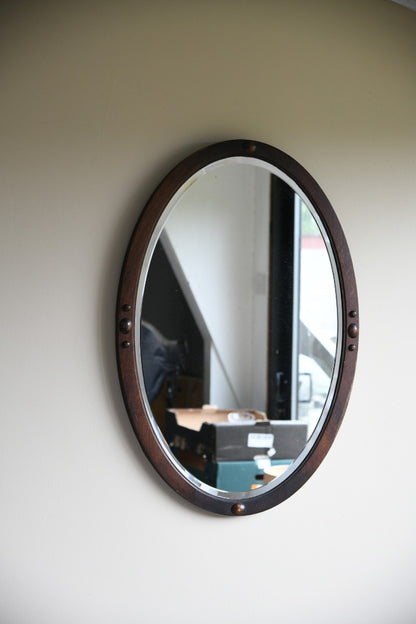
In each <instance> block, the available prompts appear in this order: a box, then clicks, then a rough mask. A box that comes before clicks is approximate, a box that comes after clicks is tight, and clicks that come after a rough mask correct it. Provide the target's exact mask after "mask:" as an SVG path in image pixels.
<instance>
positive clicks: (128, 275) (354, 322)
mask: <svg viewBox="0 0 416 624" xmlns="http://www.w3.org/2000/svg"><path fill="white" fill-rule="evenodd" d="M235 156H238V157H249V158H251V159H253V158H254V159H259V160H261V161H263V162H266V163H269V164H271V165H273V166H274V167H276V168H277V169H278V170H279V171H281V172H282V173H284V174H286V175H287V176H288V177H289V178H290V179H291V180H292V181H293V182H294V183H295V184H296V185H297V186H298V187H299V189H301V191H302V192H303V193H304V194H305V195H306V197H307V198H308V200H309V202H310V204H311V206H312V207H313V208H314V209H315V211H316V213H317V214H318V216H319V218H320V220H321V222H322V224H323V226H324V229H325V231H326V234H327V236H328V239H329V241H330V245H331V249H332V254H333V257H334V264H335V267H336V270H337V273H338V282H339V301H337V307H338V306H339V305H341V310H340V311H339V318H340V323H339V326H338V332H340V333H341V337H340V339H339V340H338V348H340V349H341V352H340V354H339V367H338V375H337V379H336V384H335V387H334V392H333V395H332V401H331V404H330V407H329V410H328V411H327V414H326V418H325V421H324V422H323V424H322V425H321V426H320V429H319V434H318V436H317V437H316V439H315V440H314V441H313V443H312V444H311V446H310V448H309V450H308V452H307V454H306V456H305V457H304V458H303V459H302V460H301V461H300V462H299V464H298V465H297V466H296V467H295V469H294V470H293V472H291V473H290V474H289V476H287V477H286V478H284V479H283V480H282V481H280V482H279V483H277V485H275V486H274V487H272V488H271V489H270V488H267V487H266V488H265V489H264V491H262V490H263V488H259V489H258V490H256V491H255V494H253V495H252V496H250V497H245V496H242V497H241V498H239V497H238V494H237V495H235V493H232V496H231V493H230V496H228V497H227V496H226V492H221V491H218V494H212V493H210V492H209V491H205V489H203V488H202V487H198V485H197V484H196V483H194V482H193V480H191V479H189V478H187V477H186V475H185V474H184V472H183V471H181V470H180V469H179V467H178V465H177V462H176V460H175V459H174V458H173V455H172V454H171V453H170V451H169V450H168V447H167V445H166V444H165V443H164V440H162V439H161V436H158V435H157V434H156V430H155V427H156V425H155V424H154V422H152V415H151V414H150V413H149V408H148V403H147V398H146V397H145V390H144V388H143V387H141V384H140V376H139V373H138V362H137V350H136V340H137V335H136V334H137V332H138V331H140V328H139V327H136V307H137V294H138V288H139V281H140V276H141V274H142V271H143V269H145V268H146V267H144V262H145V258H146V251H147V248H148V245H149V243H150V241H151V239H152V235H153V234H154V231H155V228H156V226H157V224H158V223H159V221H160V218H161V217H162V215H163V212H164V210H165V209H166V207H167V206H168V204H169V202H170V200H171V199H172V197H173V196H174V195H175V193H176V192H177V191H178V190H179V189H180V188H181V187H182V185H183V184H184V183H185V182H186V181H187V180H189V178H190V177H192V176H193V175H194V174H196V173H197V172H198V171H199V170H200V169H202V168H204V167H206V166H207V165H210V164H212V163H214V162H216V161H218V160H222V159H225V158H232V157H235ZM116 345H117V347H116V348H117V362H118V370H119V377H120V384H121V389H122V393H123V398H124V402H125V406H126V409H127V413H128V416H129V419H130V422H131V425H132V427H133V429H134V432H135V434H136V436H137V439H138V441H139V442H140V444H141V446H142V448H143V451H144V453H145V454H146V456H147V458H148V459H149V461H150V462H151V463H152V465H153V466H154V468H155V469H156V470H157V472H158V473H159V474H160V475H161V476H162V477H163V479H164V480H165V481H166V482H167V483H168V484H169V485H170V486H171V487H172V488H173V489H174V490H175V491H176V492H177V493H178V494H180V495H181V496H183V497H184V498H185V499H187V500H188V501H190V502H191V503H194V504H195V505H198V506H199V507H202V508H203V509H205V510H208V511H210V512H214V513H218V514H225V515H248V514H253V513H258V512H260V511H264V510H266V509H269V508H270V507H273V506H275V505H277V504H279V503H281V502H283V501H284V500H285V499H287V498H288V497H289V496H291V495H292V494H294V492H296V491H297V490H298V489H299V488H300V487H301V486H302V485H303V484H304V483H305V482H306V481H307V480H308V479H309V477H310V476H311V475H312V474H313V473H314V472H315V470H316V469H317V468H318V466H319V464H320V463H321V462H322V460H323V459H324V457H325V455H326V454H327V452H328V450H329V448H330V446H331V444H332V443H333V441H334V439H335V436H336V434H337V432H338V429H339V426H340V424H341V421H342V418H343V416H344V412H345V409H346V407H347V403H348V399H349V395H350V391H351V386H352V382H353V377H354V371H355V365H356V359H357V347H358V297H357V288H356V283H355V277H354V270H353V266H352V262H351V257H350V253H349V250H348V246H347V242H346V239H345V236H344V233H343V231H342V228H341V226H340V223H339V221H338V219H337V216H336V214H335V212H334V210H333V208H332V206H331V204H330V202H329V200H328V199H327V197H326V196H325V194H324V193H323V191H322V189H321V188H320V187H319V185H318V184H317V183H316V181H315V180H314V179H313V178H312V176H311V175H310V174H309V173H308V172H307V171H306V170H305V169H304V168H303V167H302V166H301V165H300V164H299V163H298V162H296V161H295V160H294V159H293V158H291V157H290V156H288V155H287V154H285V153H284V152H282V151H280V150H278V149H276V148H274V147H271V146H270V145H267V144H264V143H259V142H257V141H251V140H250V141H249V140H242V139H237V140H231V141H224V142H221V143H215V144H213V145H210V146H208V147H204V148H203V149H201V150H199V151H197V152H195V153H193V154H191V155H190V156H189V157H187V158H185V160H183V161H182V162H180V163H179V164H178V165H177V166H176V167H175V168H174V169H173V170H172V171H171V172H170V173H169V174H168V175H167V176H166V177H165V178H164V180H163V181H162V182H161V184H160V185H159V186H158V187H157V189H156V190H155V192H154V193H153V195H152V196H151V197H150V199H149V201H148V202H147V204H146V206H145V208H144V210H143V211H142V213H141V214H140V217H139V220H138V222H137V225H136V227H135V229H134V232H133V235H132V237H131V240H130V243H129V246H128V249H127V253H126V256H125V260H124V265H123V269H122V273H121V278H120V284H119V291H118V298H117V322H116ZM308 445H309V442H308V443H307V445H306V447H305V448H307V447H308Z"/></svg>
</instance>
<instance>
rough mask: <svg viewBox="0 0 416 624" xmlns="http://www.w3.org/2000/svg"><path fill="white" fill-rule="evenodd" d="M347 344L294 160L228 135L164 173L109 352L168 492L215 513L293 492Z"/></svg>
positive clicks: (348, 306) (348, 316) (344, 262)
mask: <svg viewBox="0 0 416 624" xmlns="http://www.w3.org/2000/svg"><path fill="white" fill-rule="evenodd" d="M357 346H358V301H357V291H356V285H355V279H354V273H353V268H352V263H351V259H350V254H349V251H348V247H347V243H346V241H345V237H344V234H343V232H342V229H341V226H340V224H339V222H338V219H337V217H336V215H335V213H334V211H333V209H332V207H331V205H330V203H329V201H328V199H327V198H326V196H325V195H324V193H323V191H322V190H321V189H320V187H319V186H318V184H317V183H316V182H315V181H314V180H313V178H312V177H311V176H310V175H309V174H308V172H307V171H306V170H305V169H304V168H303V167H302V166H301V165H299V163H297V162H296V161H295V160H293V159H292V158H291V157H289V156H288V155H287V154H284V153H283V152H281V151H280V150H278V149H276V148H273V147H271V146H269V145H266V144H264V143H259V142H255V141H246V140H233V141H225V142H222V143H217V144H214V145H211V146H209V147H206V148H204V149H202V150H200V151H199V152H196V153H194V154H192V155H191V156H189V157H188V158H186V159H185V160H184V161H183V162H181V163H180V164H179V165H177V166H176V167H175V168H174V169H173V170H172V171H171V172H170V173H169V175H168V176H167V177H166V178H165V179H164V180H163V181H162V183H161V184H160V186H159V187H158V188H157V189H156V191H155V193H154V194H153V195H152V197H151V198H150V200H149V202H148V203H147V205H146V206H145V208H144V210H143V212H142V214H141V215H140V218H139V221H138V223H137V226H136V228H135V230H134V232H133V236H132V238H131V241H130V244H129V247H128V250H127V254H126V258H125V262H124V266H123V271H122V275H121V279H120V286H119V295H118V303H117V356H118V365H119V375H120V382H121V387H122V392H123V396H124V400H125V404H126V408H127V411H128V415H129V418H130V421H131V424H132V426H133V429H134V431H135V433H136V435H137V438H138V440H139V442H140V443H141V445H142V447H143V450H144V452H145V454H146V455H147V457H148V458H149V460H150V461H151V462H152V464H153V466H154V467H155V468H156V470H157V471H158V472H159V473H160V474H161V476H162V477H163V478H164V479H165V480H166V481H167V483H168V484H169V485H170V486H171V487H173V488H174V489H175V490H176V491H177V492H178V493H179V494H181V495H182V496H184V497H185V498H186V499H187V500H189V501H191V502H193V503H195V504H196V505H199V506H200V507H203V508H204V509H207V510H209V511H212V512H216V513H222V514H228V515H246V514H251V513H257V512H259V511H263V510H265V509H267V508H270V507H272V506H274V505H276V504H278V503H280V502H282V501H283V500H285V499H286V498H287V497H288V496H290V495H291V494H293V493H294V492H295V491H296V490H297V489H299V487H301V486H302V485H303V483H304V482H305V481H306V480H307V479H308V478H309V477H310V476H311V474H312V473H313V472H314V471H315V470H316V468H317V467H318V465H319V464H320V462H321V461H322V459H323V458H324V456H325V455H326V453H327V451H328V449H329V447H330V445H331V444H332V442H333V440H334V438H335V435H336V433H337V430H338V427H339V425H340V423H341V420H342V417H343V414H344V411H345V408H346V405H347V401H348V397H349V393H350V389H351V385H352V380H353V375H354V369H355V363H356V354H357Z"/></svg>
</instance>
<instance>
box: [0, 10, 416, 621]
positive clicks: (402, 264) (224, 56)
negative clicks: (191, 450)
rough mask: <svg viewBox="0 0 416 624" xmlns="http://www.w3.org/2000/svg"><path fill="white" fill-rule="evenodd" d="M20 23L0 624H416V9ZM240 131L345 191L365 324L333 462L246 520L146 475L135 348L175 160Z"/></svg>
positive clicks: (7, 301) (13, 23)
mask: <svg viewBox="0 0 416 624" xmlns="http://www.w3.org/2000/svg"><path fill="white" fill-rule="evenodd" d="M1 16H2V19H1V29H2V33H1V46H2V53H1V78H2V80H1V84H2V96H1V99H0V109H1V111H0V112H1V114H0V136H1V164H0V171H1V177H2V179H1V185H0V189H1V191H0V193H1V210H0V218H1V224H0V236H1V245H0V254H1V262H0V272H1V321H2V323H1V327H2V341H1V352H2V358H1V366H2V371H1V376H0V379H1V412H0V427H1V435H0V488H1V504H2V512H1V520H0V523H1V531H0V615H1V617H0V619H1V621H2V622H4V623H5V624H10V623H13V624H15V623H17V624H26V623H28V624H34V623H35V624H37V623H42V624H46V623H49V622H51V623H55V622H60V623H71V624H72V623H73V622H85V623H89V624H90V623H92V622H100V624H102V623H107V622H108V623H112V622H123V623H127V622H134V623H136V622H143V623H147V622H149V623H162V622H171V623H172V624H175V623H179V622H181V623H186V624H187V623H190V622H195V621H196V622H199V623H200V624H205V623H208V622H210V623H212V622H225V621H227V622H239V623H248V622H252V621H253V620H256V621H279V622H284V623H285V624H304V622H308V624H317V623H319V624H330V623H331V624H332V623H333V622H337V624H347V623H348V624H349V623H350V622H354V623H355V624H364V623H365V624H373V623H374V624H391V623H392V622H394V623H395V624H411V623H412V622H414V621H415V617H416V601H415V597H414V577H415V555H416V552H415V551H416V543H415V538H414V527H415V520H416V518H415V516H416V502H415V496H414V474H415V469H414V440H415V436H416V419H415V417H414V411H415V407H414V395H415V392H414V385H415V384H414V370H415V368H414V351H415V343H416V336H415V332H416V330H415V322H414V309H415V304H416V295H415V290H414V267H415V261H416V255H415V244H414V241H415V233H416V210H415V199H414V197H415V192H414V190H415V176H414V172H415V158H416V147H415V146H416V136H415V134H416V124H415V115H414V110H415V96H416V81H415V71H414V67H415V65H414V59H415V52H416V14H415V13H412V12H410V11H408V10H406V9H405V8H403V7H401V6H398V5H396V4H395V3H392V2H389V1H388V0H351V1H349V2H345V1H342V2H338V1H336V2H334V1H325V0H317V1H316V2H313V3H312V2H308V1H307V0H292V1H291V2H283V1H275V2H269V1H268V0H258V1H257V2H255V3H253V2H246V0H241V2H236V1H230V2H223V1H221V2H220V1H219V0H218V1H217V0H213V1H212V2H204V3H202V2H188V1H185V0H179V1H178V2H163V1H162V0H154V1H153V2H152V3H147V2H136V3H130V2H127V1H125V0H122V1H119V2H117V3H116V2H107V3H106V2H90V3H74V2H71V3H70V2H59V3H42V2H32V3H26V4H25V3H13V4H12V3H8V7H7V8H6V5H4V6H3V7H2V14H1ZM235 137H248V138H254V139H258V140H263V141H266V142H269V143H271V144H274V145H276V146H278V147H280V148H281V149H283V150H284V151H287V152H288V153H290V154H291V155H292V156H294V157H295V158H296V159H297V160H299V161H300V162H301V163H302V164H303V165H304V166H305V167H306V168H307V169H309V171H310V172H311V173H312V175H313V176H314V177H316V179H317V180H318V181H319V182H320V184H321V185H322V187H323V188H324V189H325V191H326V193H327V194H328V196H329V198H330V200H331V201H332V203H333V205H334V206H335V208H336V210H337V213H338V215H339V218H340V220H341V222H342V224H343V227H344V229H345V232H346V235H347V238H348V240H349V244H350V248H351V253H352V256H353V259H354V263H355V268H356V274H357V281H358V286H359V294H360V302H361V332H362V333H361V344H360V354H359V364H358V370H357V376H356V383H355V386H354V390H353V393H352V397H351V401H350V405H349V409H348V411H347V414H346V417H345V421H344V424H343V426H342V428H341V431H340V434H339V436H338V438H337V440H336V442H335V444H334V446H333V448H332V449H331V451H330V453H329V455H328V457H327V459H326V460H325V462H324V464H323V465H322V466H321V467H320V469H319V470H318V472H317V473H316V474H315V475H314V476H313V477H312V479H311V480H310V481H309V482H308V483H307V484H306V485H305V486H304V487H303V488H302V490H301V491H299V492H298V493H297V494H296V495H294V496H293V497H292V498H291V499H289V500H288V501H286V502H285V503H283V504H282V505H280V506H279V507H277V508H275V509H272V510H269V511H268V512H266V513H264V514H262V515H259V516H250V517H247V518H237V519H235V518H222V517H216V516H211V515H208V514H205V513H203V512H200V511H198V510H197V509H194V508H192V507H191V506H190V505H187V504H186V503H183V502H182V501H181V500H179V499H178V498H177V496H176V494H174V493H173V492H170V490H168V488H167V487H165V486H164V484H163V483H161V481H160V479H159V478H158V477H157V476H156V475H155V473H154V472H153V470H152V469H151V468H150V467H149V466H148V463H147V460H146V459H145V458H144V457H143V455H142V452H141V451H140V449H139V448H138V445H137V443H136V440H135V438H134V436H133V434H132V432H131V430H130V425H129V423H128V420H127V417H126V414H125V411H124V407H123V403H122V399H121V396H120V391H119V387H118V380H117V371H116V363H115V356H114V338H113V336H114V323H113V318H114V307H115V296H116V289H117V281H118V276H119V272H120V267H121V262H122V258H123V253H124V249H125V247H126V244H127V241H128V238H129V235H130V232H131V229H132V227H133V224H134V223H135V221H136V218H137V214H138V211H139V209H140V207H141V206H142V205H143V203H144V201H145V199H146V198H147V196H148V195H149V193H150V192H151V191H152V190H153V187H154V186H155V185H156V183H157V182H158V181H159V180H160V178H161V176H162V175H163V174H164V173H166V172H167V171H168V170H169V168H170V167H171V166H172V165H173V164H175V162H176V161H177V160H179V159H180V158H182V157H183V156H185V155H187V154H188V153H189V152H191V151H193V150H194V148H197V147H200V146H202V145H203V144H206V143H209V142H213V141H217V140H222V139H227V138H235Z"/></svg>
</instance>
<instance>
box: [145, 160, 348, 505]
mask: <svg viewBox="0 0 416 624" xmlns="http://www.w3.org/2000/svg"><path fill="white" fill-rule="evenodd" d="M229 162H232V163H233V164H234V163H239V164H242V163H243V162H244V164H255V166H262V168H265V169H266V170H267V171H269V173H271V174H273V175H277V176H278V177H279V178H280V179H282V180H283V181H284V182H285V183H286V184H288V185H289V186H290V187H291V188H293V190H294V191H295V193H297V194H298V195H299V197H300V198H301V199H302V201H304V202H305V204H306V205H307V206H308V209H309V210H312V216H313V217H314V219H315V220H316V223H317V225H318V228H319V230H320V233H321V235H322V238H323V240H324V242H325V246H326V249H327V252H328V255H329V258H330V264H331V267H332V269H334V263H335V260H334V255H333V251H332V248H331V246H330V241H329V238H328V235H327V233H326V231H325V230H324V228H323V225H322V222H321V220H320V217H319V215H318V214H317V213H316V211H315V210H314V209H313V208H312V207H311V206H310V201H309V199H308V197H307V196H306V194H305V193H304V192H303V190H302V189H300V188H299V187H298V185H297V184H296V183H295V182H294V181H293V180H292V179H291V178H289V176H287V175H286V174H285V173H282V172H281V171H280V170H279V169H277V167H276V166H275V165H270V164H269V163H265V162H264V161H263V160H259V159H254V158H251V157H249V156H248V157H246V156H244V157H231V158H223V159H221V160H217V161H215V162H214V163H210V164H209V165H206V166H204V167H202V168H201V169H199V170H198V171H197V172H196V173H195V174H194V175H193V176H192V177H190V178H189V179H188V180H186V181H185V182H184V183H183V184H182V186H181V187H180V188H179V189H178V190H177V191H176V193H175V194H174V195H173V196H172V198H171V199H170V201H169V202H168V205H167V206H166V208H165V210H164V211H163V214H162V216H161V218H160V219H159V221H158V223H156V225H155V228H154V230H153V233H152V235H151V237H150V239H149V242H148V245H147V249H146V254H145V257H144V261H143V270H142V271H141V272H140V277H139V283H138V291H137V299H136V300H137V301H138V302H139V303H138V305H137V307H136V317H135V326H136V327H140V320H141V300H142V297H143V295H144V289H145V284H146V280H147V273H148V270H149V267H150V262H151V258H152V256H153V253H154V249H155V246H156V244H157V241H158V240H160V236H161V233H162V231H163V229H164V228H165V226H166V224H167V222H168V221H169V217H170V215H171V214H172V213H173V212H174V210H175V208H176V206H177V205H178V203H179V202H180V199H181V197H182V196H183V194H184V193H185V192H186V191H187V190H188V189H189V188H190V186H192V184H193V183H194V182H196V181H197V180H198V179H199V177H200V176H203V175H205V174H207V173H209V172H211V171H212V170H213V169H215V168H218V167H222V166H224V165H226V164H228V163H229ZM259 163H261V164H259ZM333 277H334V286H335V294H336V301H340V287H339V280H338V275H337V274H334V275H333ZM337 324H338V332H337V345H336V352H335V361H334V367H333V374H332V377H331V383H330V388H329V390H328V393H327V397H326V401H325V405H324V407H323V409H322V413H321V415H320V417H319V420H318V423H317V425H316V427H315V428H314V431H313V432H312V434H311V435H310V437H309V438H308V440H307V443H306V445H305V448H304V449H303V450H302V452H301V453H300V454H299V455H298V457H296V459H295V460H294V461H293V463H292V464H291V465H290V466H289V467H288V468H287V470H286V471H285V472H284V474H283V475H281V476H280V477H278V478H276V479H275V480H274V481H273V482H272V483H270V484H268V485H266V486H263V487H262V488H261V492H260V491H259V490H247V491H225V490H220V489H218V488H215V487H213V486H211V485H208V484H206V483H203V482H201V481H200V480H199V479H198V478H197V477H195V476H194V475H192V474H191V473H190V472H188V471H187V470H186V468H185V467H184V466H182V465H181V464H180V462H179V461H178V460H177V459H176V457H175V456H174V455H173V454H171V452H170V448H169V446H168V444H167V442H166V440H165V439H164V437H163V434H162V433H161V431H160V429H159V427H158V426H157V424H156V423H155V421H154V419H153V418H152V414H151V407H150V404H149V402H148V400H147V397H146V395H145V394H144V395H143V400H144V402H145V408H146V413H147V415H148V417H149V418H148V419H149V423H150V426H151V427H152V428H153V431H154V434H155V437H156V438H157V440H158V443H159V445H160V446H161V447H162V448H164V449H165V452H166V453H168V457H169V459H170V461H171V462H172V463H173V464H174V465H175V466H176V469H177V470H178V471H179V472H181V473H182V475H183V477H184V478H185V479H187V480H189V481H190V482H191V483H193V484H194V485H195V486H196V487H199V488H200V489H201V490H203V491H204V492H207V493H209V494H212V495H214V496H215V497H222V498H224V499H225V500H242V499H244V500H246V499H248V498H253V497H257V496H259V495H260V494H266V493H267V492H268V491H269V490H271V489H274V488H275V487H276V486H278V485H279V483H280V482H282V481H283V480H286V479H287V478H288V477H290V475H291V474H292V473H294V472H296V470H297V468H298V466H299V465H301V464H302V462H303V460H304V459H305V458H306V457H307V456H308V454H309V452H310V448H311V447H313V445H314V444H315V442H316V441H317V440H318V438H319V434H320V431H321V428H322V427H323V425H324V423H325V420H326V418H327V415H328V412H329V409H330V405H331V403H332V399H333V396H334V391H335V387H336V382H337V380H336V375H337V373H338V369H339V363H340V352H341V346H340V345H341V342H342V330H341V319H340V312H339V311H338V310H337ZM135 348H136V357H135V362H136V363H137V374H138V378H139V386H140V387H144V375H143V370H142V366H141V350H140V336H139V332H137V336H136V341H135ZM334 377H335V379H334Z"/></svg>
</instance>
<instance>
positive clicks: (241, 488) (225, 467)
mask: <svg viewBox="0 0 416 624" xmlns="http://www.w3.org/2000/svg"><path fill="white" fill-rule="evenodd" d="M291 463H292V460H291V459H274V460H271V462H270V464H269V465H270V466H284V465H286V466H289V465H290V464H291ZM262 465H263V463H262V462H257V461H256V460H253V461H225V462H217V464H216V466H217V488H218V489H219V490H228V491H229V492H246V491H247V490H251V489H252V486H253V485H262V484H263V475H264V468H262V467H261V466H262Z"/></svg>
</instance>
